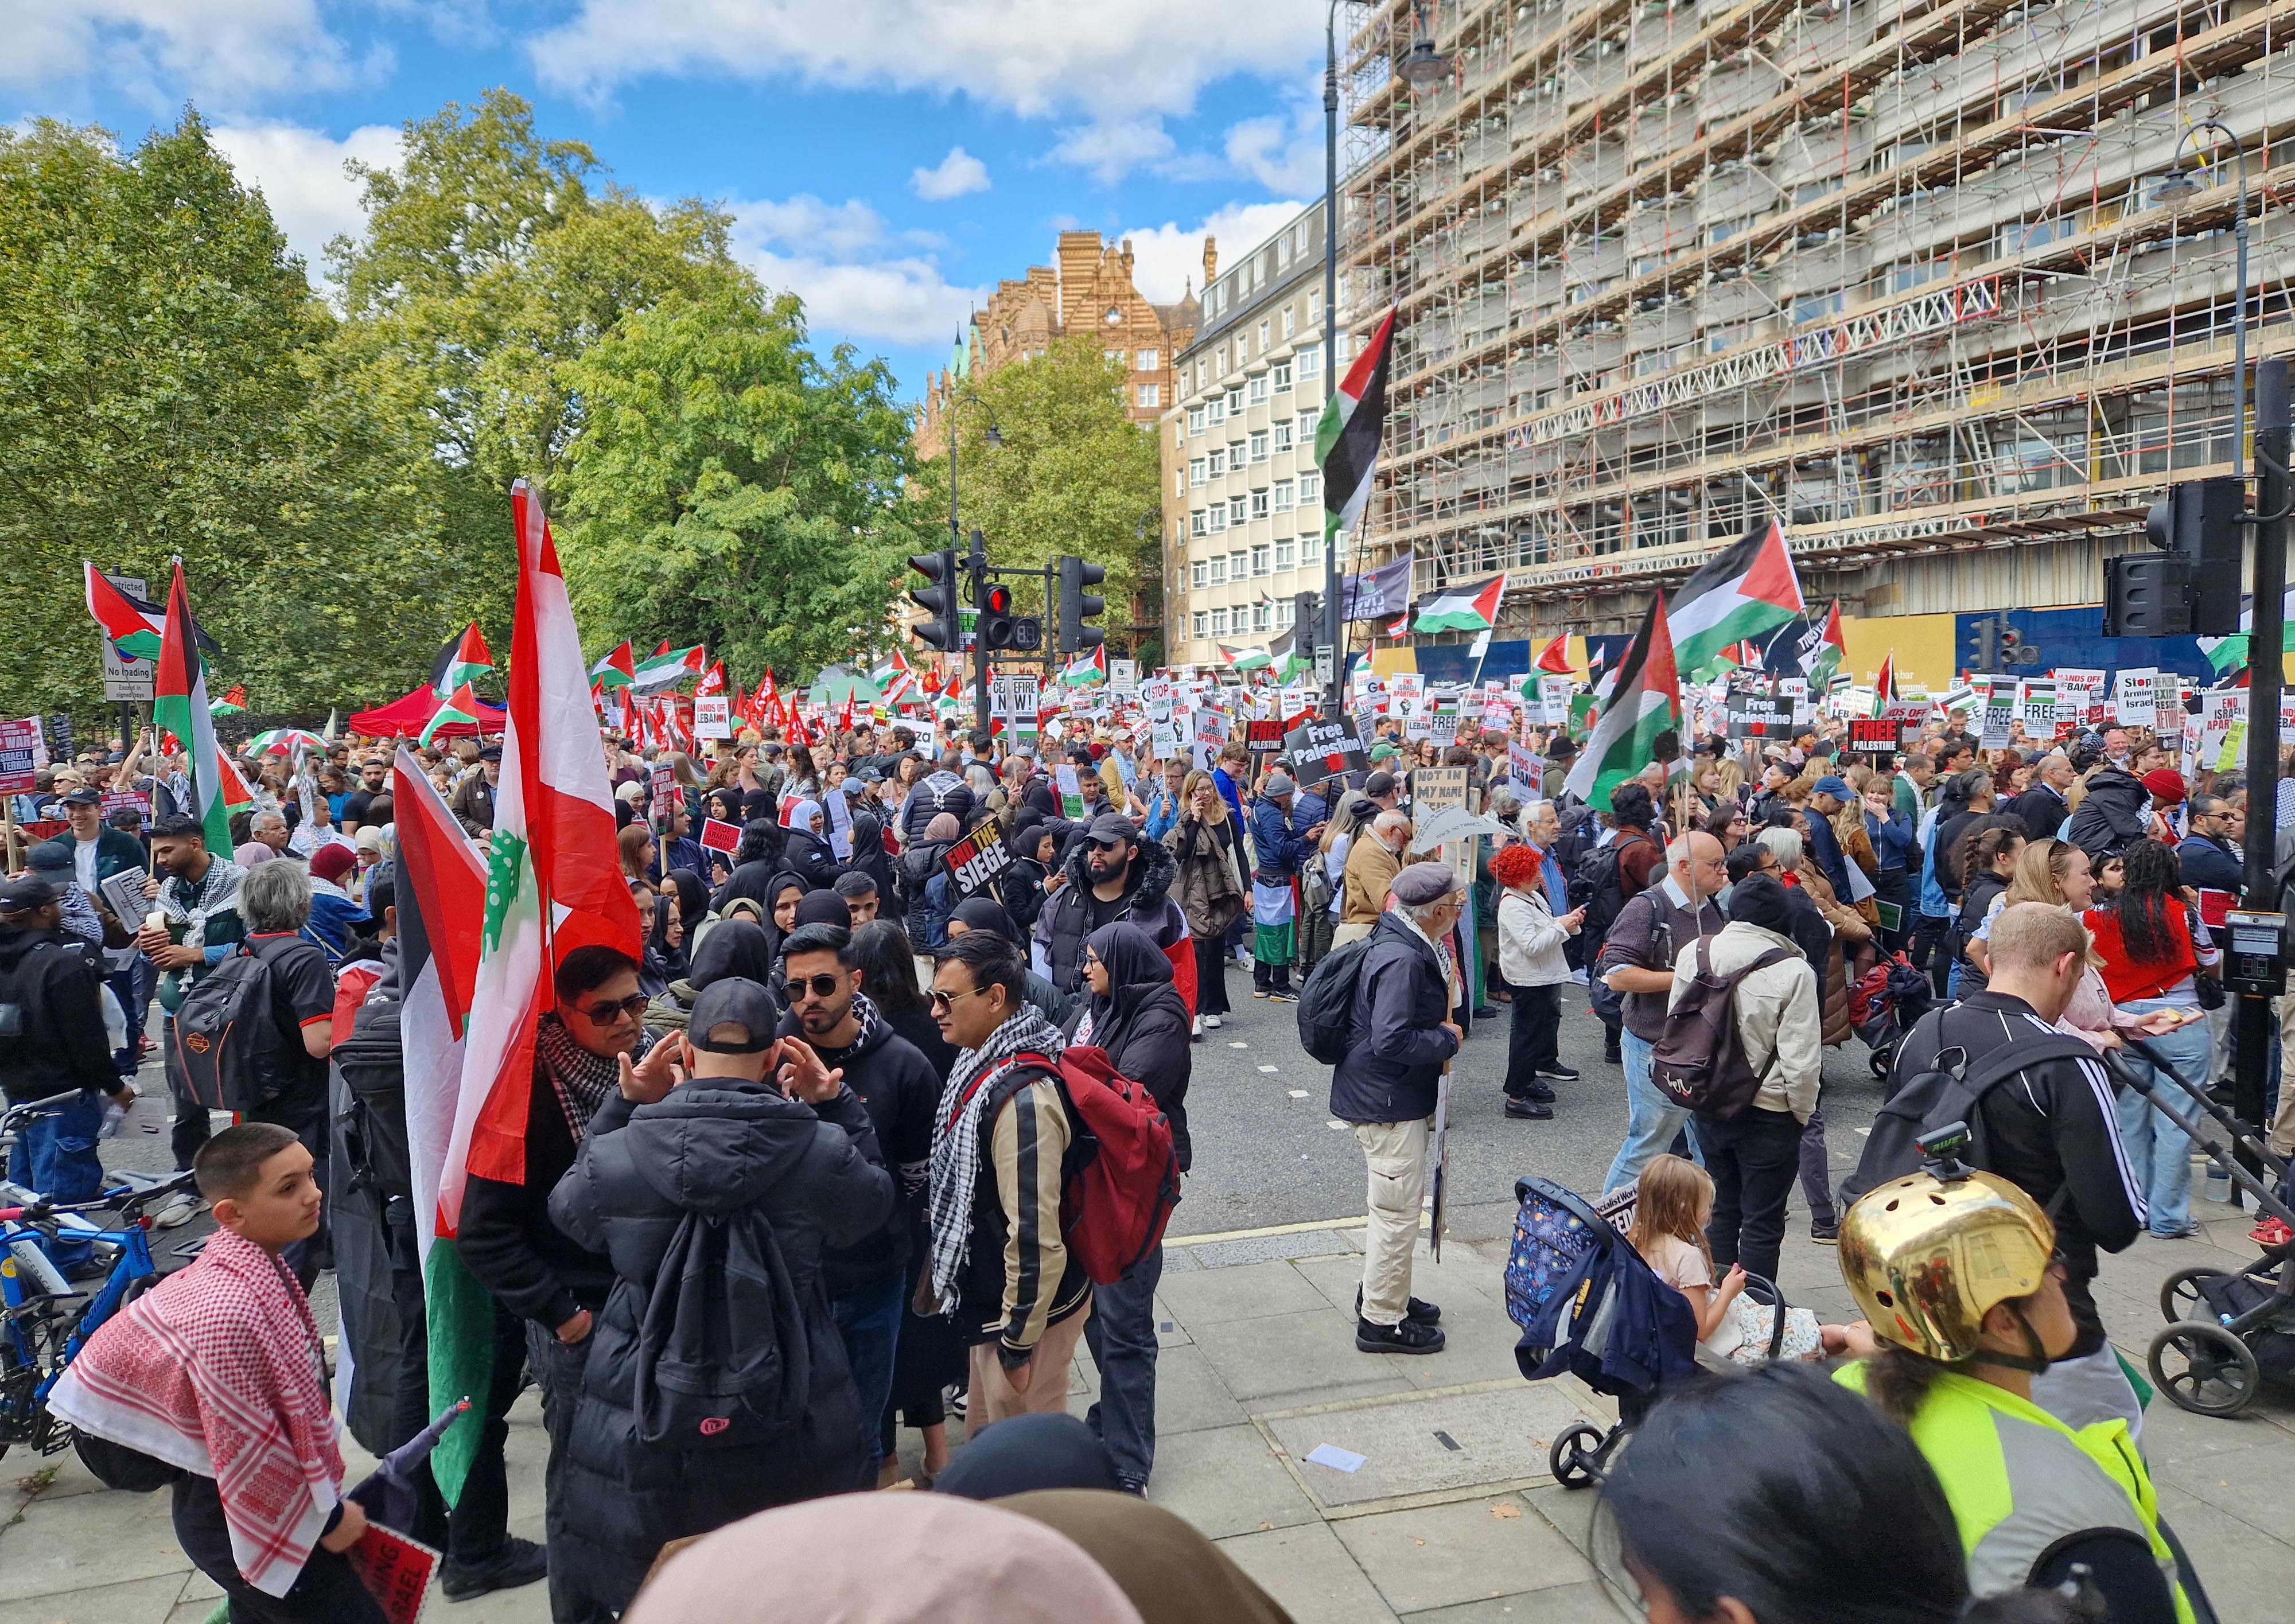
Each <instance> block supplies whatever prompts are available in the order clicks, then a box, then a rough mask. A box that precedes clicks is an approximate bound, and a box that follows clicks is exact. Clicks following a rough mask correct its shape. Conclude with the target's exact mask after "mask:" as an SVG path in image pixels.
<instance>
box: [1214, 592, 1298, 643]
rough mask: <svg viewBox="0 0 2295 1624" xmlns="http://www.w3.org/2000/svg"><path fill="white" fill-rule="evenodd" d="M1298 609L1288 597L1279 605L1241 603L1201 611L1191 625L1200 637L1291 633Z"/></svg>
mask: <svg viewBox="0 0 2295 1624" xmlns="http://www.w3.org/2000/svg"><path fill="white" fill-rule="evenodd" d="M1297 612H1298V606H1297V605H1296V604H1295V603H1294V602H1292V600H1290V599H1288V598H1286V599H1284V600H1281V601H1280V602H1277V603H1252V604H1242V603H1238V604H1237V605H1236V606H1235V608H1232V609H1197V611H1196V612H1195V613H1194V615H1192V616H1189V625H1190V627H1191V629H1192V630H1193V632H1194V633H1195V635H1196V636H1197V637H1225V636H1227V635H1228V634H1229V632H1287V631H1289V630H1290V629H1291V622H1292V619H1293V617H1294V616H1295V615H1296V614H1297Z"/></svg>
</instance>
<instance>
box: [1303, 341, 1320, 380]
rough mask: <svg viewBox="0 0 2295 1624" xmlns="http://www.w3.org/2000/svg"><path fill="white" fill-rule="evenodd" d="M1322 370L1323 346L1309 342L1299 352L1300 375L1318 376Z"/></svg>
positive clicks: (1307, 376)
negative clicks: (1309, 343)
mask: <svg viewBox="0 0 2295 1624" xmlns="http://www.w3.org/2000/svg"><path fill="white" fill-rule="evenodd" d="M1322 371H1323V347H1322V346H1321V345H1319V344H1311V345H1309V346H1308V347H1306V348H1305V349H1303V350H1301V351H1300V352H1299V376H1300V377H1302V378H1318V377H1320V376H1321V375H1322Z"/></svg>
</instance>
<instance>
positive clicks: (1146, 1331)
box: [1073, 920, 1194, 1494]
mask: <svg viewBox="0 0 2295 1624" xmlns="http://www.w3.org/2000/svg"><path fill="white" fill-rule="evenodd" d="M1083 974H1084V981H1085V983H1087V984H1088V985H1089V986H1090V989H1091V997H1090V1001H1089V1002H1087V1003H1086V1004H1085V1005H1084V1008H1083V1014H1082V1016H1081V1017H1079V1019H1078V1020H1077V1023H1076V1029H1075V1035H1074V1040H1073V1041H1074V1042H1076V1043H1081V1044H1090V1045H1091V1046H1092V1047H1094V1048H1096V1049H1101V1050H1104V1051H1105V1052H1106V1054H1107V1058H1108V1064H1110V1065H1113V1066H1115V1069H1116V1070H1117V1071H1118V1072H1120V1073H1123V1075H1124V1076H1126V1077H1129V1078H1131V1080H1132V1081H1134V1082H1137V1083H1139V1084H1141V1085H1142V1086H1143V1087H1145V1088H1146V1089H1147V1092H1148V1093H1149V1094H1150V1095H1152V1096H1154V1098H1155V1100H1156V1106H1157V1108H1159V1109H1160V1110H1161V1111H1162V1112H1163V1113H1164V1116H1165V1117H1167V1118H1168V1119H1169V1120H1170V1122H1171V1124H1172V1153H1173V1154H1174V1155H1176V1156H1178V1158H1179V1162H1180V1171H1181V1172H1182V1173H1184V1172H1186V1171H1188V1163H1190V1162H1191V1161H1192V1160H1193V1156H1192V1155H1191V1151H1192V1147H1191V1146H1190V1145H1189V1143H1188V1108H1187V1100H1188V1072H1189V1070H1190V1069H1191V1067H1192V1066H1193V1065H1194V1058H1193V1054H1192V1051H1191V1050H1190V1049H1189V1048H1188V1038H1189V1028H1190V1025H1191V1022H1190V1020H1189V1017H1188V1006H1187V1005H1186V1003H1184V1002H1183V1001H1182V1000H1180V990H1179V988H1178V987H1177V986H1175V985H1174V984H1173V983H1172V961H1171V960H1170V959H1166V958H1165V957H1164V950H1163V949H1162V948H1160V947H1157V946H1156V941H1155V938H1154V937H1152V936H1150V935H1149V934H1147V932H1146V931H1144V930H1142V929H1140V928H1139V926H1137V925H1132V924H1130V923H1127V922H1125V921H1123V920H1118V921H1117V922H1116V923H1115V924H1113V925H1103V926H1100V927H1099V928H1098V930H1096V931H1094V932H1092V933H1091V934H1090V935H1089V936H1087V937H1085V938H1084V944H1083ZM1163 1277H1164V1249H1163V1248H1162V1247H1161V1246H1160V1245H1159V1246H1157V1247H1156V1250H1155V1251H1154V1252H1152V1253H1148V1254H1147V1256H1146V1257H1145V1258H1142V1259H1141V1260H1140V1261H1139V1262H1138V1263H1135V1264H1134V1265H1132V1267H1131V1270H1130V1272H1128V1273H1127V1274H1125V1276H1124V1277H1123V1279H1121V1280H1119V1281H1117V1282H1116V1283H1115V1285H1102V1286H1099V1287H1098V1288H1097V1289H1096V1290H1095V1291H1094V1293H1093V1294H1092V1315H1091V1318H1090V1319H1088V1320H1086V1321H1085V1322H1084V1327H1083V1334H1084V1339H1085V1340H1086V1341H1087V1342H1090V1344H1091V1358H1092V1362H1093V1363H1094V1364H1096V1365H1098V1367H1099V1402H1098V1403H1097V1404H1095V1405H1093V1406H1092V1408H1091V1414H1090V1416H1088V1417H1087V1419H1089V1420H1091V1421H1092V1422H1094V1423H1095V1424H1096V1425H1097V1426H1098V1429H1099V1435H1100V1439H1101V1440H1102V1441H1103V1442H1105V1443H1106V1444H1107V1452H1108V1454H1109V1455H1110V1456H1111V1457H1114V1459H1115V1475H1116V1477H1117V1479H1118V1481H1120V1482H1121V1484H1122V1485H1123V1488H1124V1489H1126V1490H1127V1491H1129V1492H1131V1493H1133V1494H1145V1493H1146V1492H1147V1473H1148V1472H1149V1470H1150V1468H1152V1467H1153V1466H1154V1465H1155V1462H1156V1282H1157V1281H1158V1280H1160V1279H1162V1278H1163Z"/></svg>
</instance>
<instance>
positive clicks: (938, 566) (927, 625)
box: [909, 547, 964, 654]
mask: <svg viewBox="0 0 2295 1624" xmlns="http://www.w3.org/2000/svg"><path fill="white" fill-rule="evenodd" d="M909 567H910V568H911V569H913V570H915V571H916V572H917V573H918V574H919V575H922V576H923V577H924V578H925V579H926V580H927V581H930V582H932V583H933V584H932V585H930V586H919V587H911V589H910V591H909V601H910V602H911V603H913V604H915V605H916V606H917V607H918V608H920V609H922V610H924V611H925V613H926V614H927V616H929V617H930V618H928V619H925V620H920V621H919V622H917V624H915V625H913V626H911V627H910V628H909V630H910V631H911V632H914V633H915V634H916V635H917V636H918V637H919V638H920V639H922V640H923V641H926V642H927V643H930V644H931V645H932V646H933V647H934V648H935V649H940V650H941V651H942V652H943V653H944V654H954V653H956V652H957V650H958V649H961V648H962V647H963V646H964V626H963V622H962V618H961V617H960V616H959V614H958V612H957V609H958V587H957V580H956V549H955V548H953V547H943V548H942V549H941V550H940V551H938V552H919V553H913V554H911V556H910V559H909Z"/></svg>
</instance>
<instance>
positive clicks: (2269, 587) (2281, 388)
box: [2232, 356, 2291, 1163]
mask: <svg viewBox="0 0 2295 1624" xmlns="http://www.w3.org/2000/svg"><path fill="white" fill-rule="evenodd" d="M2289 439H2290V435H2289V401H2288V380H2287V363H2286V362H2285V361H2284V360H2283V359H2282V358H2280V357H2277V356H2274V357H2273V358H2271V359H2270V360H2267V361H2265V362H2263V363H2260V364H2259V365H2258V366H2257V367H2256V369H2255V462H2256V470H2257V478H2256V492H2255V511H2256V512H2257V513H2258V514H2261V515H2263V516H2264V517H2263V518H2262V519H2261V520H2260V521H2259V522H2258V523H2257V524H2256V525H2255V526H2254V530H2255V570H2254V580H2253V592H2254V598H2253V603H2254V611H2253V619H2252V621H2251V623H2250V636H2249V638H2248V645H2247V670H2248V690H2247V839H2246V847H2247V851H2246V857H2247V875H2246V885H2245V893H2244V901H2245V904H2246V907H2247V908H2248V909H2249V910H2253V911H2264V912H2268V911H2275V910H2277V909H2278V907H2279V898H2278V895H2277V894H2276V893H2275V890H2274V888H2273V886H2272V884H2271V869H2272V859H2273V855H2274V843H2275V838H2276V836H2277V834H2278V822H2279V819H2278V816H2277V811H2278V802H2279V694H2280V689H2281V687H2282V685H2283V681H2284V679H2285V674H2286V673H2285V662H2284V660H2283V657H2282V656H2283V641H2284V637H2285V626H2284V621H2285V613H2284V599H2285V594H2286V591H2287V520H2286V517H2285V515H2286V511H2287V508H2288V499H2289V496H2290V494H2291V490H2290V482H2289V478H2288V467H2287V457H2288V449H2289ZM2235 1030H2236V1032H2237V1034H2238V1040H2239V1056H2238V1064H2237V1066H2236V1068H2235V1069H2234V1072H2233V1074H2232V1109H2233V1112H2234V1114H2236V1115H2237V1116H2238V1117H2239V1118H2240V1120H2241V1121H2242V1122H2252V1123H2257V1124H2258V1125H2259V1124H2262V1122H2263V1099H2264V1092H2265V1089H2266V1084H2267V1082H2268V1081H2269V1075H2270V1069H2271V1040H2272V1036H2273V1032H2272V1016H2271V1000H2270V998H2269V997H2268V996H2266V995H2265V994H2262V993H2259V992H2249V991H2242V992H2241V993H2240V995H2239V1012H2238V1019H2237V1023H2236V1028H2235ZM2242 1157H2243V1159H2247V1160H2249V1161H2250V1163H2251V1162H2252V1158H2251V1156H2248V1155H2246V1154H2245V1153H2242Z"/></svg>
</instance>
